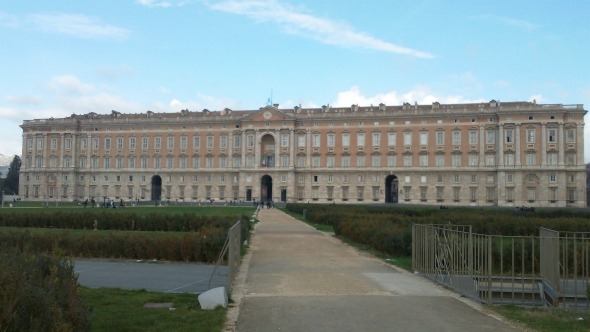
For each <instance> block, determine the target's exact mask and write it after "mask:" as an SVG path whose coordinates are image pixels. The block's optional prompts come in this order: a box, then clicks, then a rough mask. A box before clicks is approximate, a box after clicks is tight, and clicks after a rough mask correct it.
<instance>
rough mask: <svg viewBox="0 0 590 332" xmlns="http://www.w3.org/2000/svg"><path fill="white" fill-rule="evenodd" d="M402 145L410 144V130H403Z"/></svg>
mask: <svg viewBox="0 0 590 332" xmlns="http://www.w3.org/2000/svg"><path fill="white" fill-rule="evenodd" d="M404 145H406V146H408V145H412V132H409V131H407V132H405V133H404Z"/></svg>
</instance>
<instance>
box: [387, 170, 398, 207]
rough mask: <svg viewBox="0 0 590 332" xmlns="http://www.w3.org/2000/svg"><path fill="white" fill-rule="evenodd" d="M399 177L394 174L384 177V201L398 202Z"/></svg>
mask: <svg viewBox="0 0 590 332" xmlns="http://www.w3.org/2000/svg"><path fill="white" fill-rule="evenodd" d="M398 188H399V179H398V178H397V176H395V175H389V176H387V177H386V178H385V203H397V202H398Z"/></svg>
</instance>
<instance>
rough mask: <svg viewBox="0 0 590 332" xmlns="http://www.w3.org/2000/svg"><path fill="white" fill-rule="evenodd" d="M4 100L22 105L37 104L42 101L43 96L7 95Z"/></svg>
mask: <svg viewBox="0 0 590 332" xmlns="http://www.w3.org/2000/svg"><path fill="white" fill-rule="evenodd" d="M4 100H5V101H6V102H8V103H11V104H16V105H20V106H36V105H39V104H41V102H42V100H41V98H40V97H37V96H6V97H4Z"/></svg>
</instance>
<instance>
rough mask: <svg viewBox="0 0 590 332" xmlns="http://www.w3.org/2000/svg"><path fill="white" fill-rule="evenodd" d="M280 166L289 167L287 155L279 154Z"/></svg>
mask: <svg viewBox="0 0 590 332" xmlns="http://www.w3.org/2000/svg"><path fill="white" fill-rule="evenodd" d="M281 166H282V167H289V155H282V156H281Z"/></svg>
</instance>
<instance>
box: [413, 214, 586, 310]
mask: <svg viewBox="0 0 590 332" xmlns="http://www.w3.org/2000/svg"><path fill="white" fill-rule="evenodd" d="M412 262H413V263H412V264H413V269H414V271H416V272H417V273H419V274H421V275H422V276H424V277H426V278H428V279H431V280H433V281H435V282H437V283H440V284H443V285H445V286H446V287H449V288H451V289H453V290H455V291H457V292H459V293H461V294H463V295H465V296H466V297H469V298H471V299H474V300H478V301H481V302H484V303H488V304H518V305H529V306H561V307H568V308H577V309H589V308H590V304H589V303H588V296H587V285H588V282H589V280H590V234H588V233H563V234H561V235H560V233H559V232H557V231H553V230H549V229H541V230H540V232H539V236H495V235H482V234H474V233H473V232H472V229H471V227H470V226H460V225H418V224H415V225H413V227H412Z"/></svg>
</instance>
